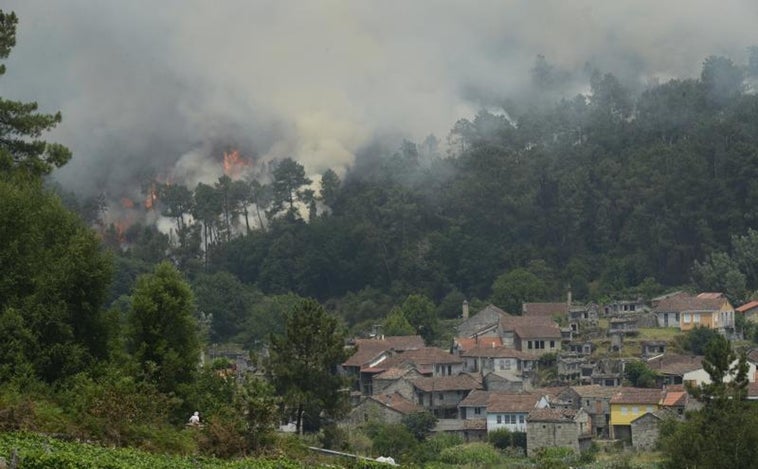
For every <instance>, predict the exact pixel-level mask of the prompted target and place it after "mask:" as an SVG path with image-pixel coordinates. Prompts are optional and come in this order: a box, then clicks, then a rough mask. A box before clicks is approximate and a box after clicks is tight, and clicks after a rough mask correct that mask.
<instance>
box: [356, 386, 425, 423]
mask: <svg viewBox="0 0 758 469" xmlns="http://www.w3.org/2000/svg"><path fill="white" fill-rule="evenodd" d="M423 411H424V408H423V407H421V406H419V405H417V404H414V403H413V402H411V401H410V400H408V399H406V398H405V397H403V396H402V395H400V394H399V393H391V394H381V395H376V396H369V397H366V398H364V399H362V400H361V402H360V404H358V405H357V406H355V407H353V409H352V410H351V411H350V414H349V415H348V421H349V422H350V423H351V424H353V425H358V424H361V423H363V422H367V421H369V420H375V421H379V422H385V423H400V422H401V421H402V419H403V417H405V416H406V415H409V414H412V413H415V412H423Z"/></svg>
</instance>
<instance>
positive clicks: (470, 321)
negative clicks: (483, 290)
mask: <svg viewBox="0 0 758 469" xmlns="http://www.w3.org/2000/svg"><path fill="white" fill-rule="evenodd" d="M466 311H468V304H466V305H465V306H464V318H463V321H462V322H461V323H460V324H458V327H457V334H456V336H457V337H475V336H479V337H487V336H496V335H497V327H498V324H499V323H500V319H501V318H503V317H506V316H510V314H508V313H506V312H505V311H503V310H502V309H500V308H498V307H497V306H495V305H488V306H486V307H485V308H483V309H481V310H480V311H479V312H478V313H476V314H474V315H473V316H471V317H468V314H467V313H466Z"/></svg>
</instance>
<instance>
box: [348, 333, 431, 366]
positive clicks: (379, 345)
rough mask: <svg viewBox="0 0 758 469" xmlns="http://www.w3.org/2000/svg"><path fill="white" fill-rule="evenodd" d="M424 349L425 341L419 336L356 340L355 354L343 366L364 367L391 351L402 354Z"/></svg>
mask: <svg viewBox="0 0 758 469" xmlns="http://www.w3.org/2000/svg"><path fill="white" fill-rule="evenodd" d="M422 347H424V339H423V338H421V336H419V335H409V336H387V337H384V338H383V339H355V349H356V350H355V353H353V355H352V356H350V358H348V359H347V360H346V361H345V362H344V363H343V364H342V366H346V367H354V366H359V367H363V366H364V365H367V364H368V363H370V362H372V361H373V360H375V359H377V358H378V357H379V356H380V355H381V354H382V353H385V352H387V351H390V350H394V351H397V352H402V351H406V350H416V349H419V348H422Z"/></svg>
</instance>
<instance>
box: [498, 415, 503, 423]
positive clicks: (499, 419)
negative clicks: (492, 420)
mask: <svg viewBox="0 0 758 469" xmlns="http://www.w3.org/2000/svg"><path fill="white" fill-rule="evenodd" d="M497 423H503V416H502V415H498V416H497Z"/></svg>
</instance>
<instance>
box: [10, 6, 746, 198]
mask: <svg viewBox="0 0 758 469" xmlns="http://www.w3.org/2000/svg"><path fill="white" fill-rule="evenodd" d="M2 8H3V9H4V10H14V11H16V13H17V14H18V16H19V27H18V35H17V46H16V48H15V49H14V50H13V51H12V53H11V56H10V58H9V59H8V61H7V66H8V72H7V73H6V75H5V76H4V77H2V78H0V95H2V96H3V97H5V98H12V99H20V100H36V101H38V102H39V104H40V107H41V109H43V110H45V111H55V110H61V111H62V112H63V117H64V121H63V124H61V125H60V126H59V128H58V129H57V130H56V131H55V132H54V133H53V135H52V136H51V138H50V139H51V140H56V141H59V142H61V143H64V144H66V145H68V146H69V147H70V148H71V149H72V150H73V152H74V158H73V160H72V161H71V162H70V163H69V164H68V165H67V166H66V167H65V168H64V169H62V170H60V171H59V172H58V178H59V180H60V181H61V182H62V183H64V185H66V187H68V188H70V189H75V190H79V191H84V192H86V191H92V190H97V191H100V190H103V189H105V188H108V189H109V190H110V191H111V192H114V193H116V192H119V191H123V190H126V189H122V188H127V187H128V186H129V185H134V184H135V181H138V180H139V179H140V177H142V175H144V174H148V173H150V172H151V171H157V172H161V173H164V174H166V173H169V172H174V173H177V174H181V173H183V174H185V175H186V177H187V178H189V179H191V178H193V177H194V178H199V177H201V176H200V175H205V176H208V175H210V176H214V175H215V174H214V172H220V166H219V164H218V159H219V158H220V156H221V151H223V149H224V148H229V147H240V148H241V149H242V150H243V153H244V152H247V153H249V154H254V155H255V156H256V157H257V158H275V157H283V156H292V157H295V158H296V159H298V160H300V161H301V162H302V163H303V164H304V165H305V166H306V168H307V170H308V171H309V173H311V174H316V173H320V172H322V171H323V170H325V169H326V168H328V167H333V168H335V169H344V168H345V167H347V166H349V165H350V164H351V162H352V161H353V155H354V153H355V151H356V150H357V149H359V148H360V147H361V146H362V145H365V144H366V143H368V142H369V141H371V140H372V139H374V138H376V137H377V136H381V135H404V136H407V137H408V138H410V139H413V140H415V141H421V140H422V139H423V138H424V137H425V136H426V135H428V134H429V133H435V134H436V135H437V136H438V137H440V138H441V139H444V137H445V136H446V135H447V132H448V131H449V129H450V127H451V126H452V124H453V123H454V122H455V121H456V120H457V119H458V118H461V117H470V116H471V115H472V112H474V111H475V110H476V109H477V108H479V107H480V106H481V105H482V104H487V103H482V102H481V101H480V100H479V99H480V98H481V97H484V96H487V97H490V98H491V97H497V98H502V97H505V96H510V95H514V94H515V95H517V94H518V93H519V91H520V90H521V89H523V87H524V86H525V83H526V82H527V81H528V79H529V75H528V70H529V69H530V68H531V66H532V65H533V63H534V59H535V56H536V55H537V54H543V55H545V56H546V57H547V59H548V61H550V62H551V63H553V64H555V65H556V66H558V67H561V68H563V69H565V70H568V71H577V70H581V69H582V68H583V67H584V64H585V63H588V62H589V63H591V64H592V65H593V66H594V67H597V68H598V69H600V70H602V71H609V72H613V73H615V74H617V75H618V76H620V77H622V78H623V79H624V80H625V81H627V82H630V81H632V82H633V81H637V82H639V83H643V82H645V81H646V80H648V79H649V78H650V77H661V78H663V79H667V78H669V77H672V76H696V75H697V74H698V73H699V70H700V65H701V63H702V61H703V59H704V58H705V57H706V56H708V55H711V54H717V55H728V56H731V57H732V58H733V59H734V60H735V61H736V62H740V63H741V62H743V61H744V56H745V49H746V47H747V46H750V45H754V44H758V28H756V24H758V2H756V1H755V0H735V1H728V0H726V1H724V0H722V1H720V2H713V1H703V0H666V1H660V0H656V1H652V0H628V1H627V0H623V1H622V0H613V1H608V0H598V1H589V0H572V1H565V0H554V1H538V0H523V1H517V0H499V1H484V0H482V1H462V0H459V1H445V0H412V1H408V0H404V1H394V0H382V1H370V2H369V1H360V0H302V1H297V0H286V1H285V0H271V1H263V0H262V1H255V0H219V1H197V0H171V1H169V0H159V1H147V0H128V1H127V0H122V1H116V0H110V1H96V0H88V1H84V0H58V1H54V2H51V1H30V0H18V1H16V0H10V1H6V2H4V6H3V7H2ZM205 176H203V177H205ZM216 177H217V176H216ZM114 195H116V196H117V195H118V194H114Z"/></svg>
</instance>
